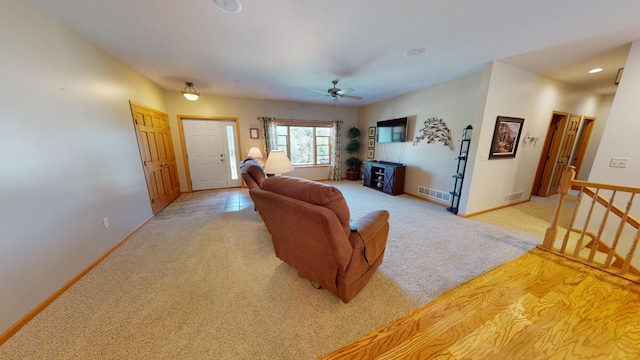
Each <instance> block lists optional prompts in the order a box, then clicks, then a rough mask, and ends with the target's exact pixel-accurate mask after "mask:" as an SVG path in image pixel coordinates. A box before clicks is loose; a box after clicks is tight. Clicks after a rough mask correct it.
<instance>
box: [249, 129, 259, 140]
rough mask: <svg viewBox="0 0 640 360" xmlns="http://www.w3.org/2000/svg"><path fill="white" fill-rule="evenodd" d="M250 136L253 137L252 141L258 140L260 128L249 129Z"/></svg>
mask: <svg viewBox="0 0 640 360" xmlns="http://www.w3.org/2000/svg"><path fill="white" fill-rule="evenodd" d="M249 134H250V135H251V138H252V139H257V138H258V134H259V133H258V128H251V129H249Z"/></svg>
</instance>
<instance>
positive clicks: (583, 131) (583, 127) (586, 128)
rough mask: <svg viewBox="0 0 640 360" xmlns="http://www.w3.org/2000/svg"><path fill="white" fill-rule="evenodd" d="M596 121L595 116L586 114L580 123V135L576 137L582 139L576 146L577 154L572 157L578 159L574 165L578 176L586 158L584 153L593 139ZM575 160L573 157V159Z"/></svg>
mask: <svg viewBox="0 0 640 360" xmlns="http://www.w3.org/2000/svg"><path fill="white" fill-rule="evenodd" d="M595 123H596V117H595V116H584V117H583V118H582V124H580V130H579V131H580V137H579V138H578V139H576V140H577V141H580V143H579V144H578V146H577V148H576V150H575V151H576V152H575V155H574V156H572V158H575V159H576V162H575V164H574V165H573V166H574V167H575V168H576V177H578V176H579V175H580V169H581V167H582V161H583V160H584V155H585V154H586V153H587V148H588V147H589V140H590V139H591V132H593V127H594V126H595ZM571 160H573V159H571Z"/></svg>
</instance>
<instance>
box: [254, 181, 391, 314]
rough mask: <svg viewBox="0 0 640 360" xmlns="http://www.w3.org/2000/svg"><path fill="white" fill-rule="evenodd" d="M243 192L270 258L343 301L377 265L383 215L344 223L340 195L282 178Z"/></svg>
mask: <svg viewBox="0 0 640 360" xmlns="http://www.w3.org/2000/svg"><path fill="white" fill-rule="evenodd" d="M249 193H250V194H251V198H252V199H253V202H254V203H255V205H256V207H257V209H258V211H259V213H260V215H261V216H262V219H263V221H264V223H265V225H266V227H267V229H268V230H269V232H270V233H271V241H272V243H273V249H274V251H275V254H276V256H278V258H280V259H281V260H283V261H284V262H286V263H287V264H289V265H291V266H292V267H293V268H295V269H296V270H298V272H299V274H300V276H302V277H304V278H307V279H309V280H311V281H313V282H315V283H317V284H319V285H321V286H322V287H324V288H325V289H327V290H329V292H331V293H332V294H334V295H335V296H337V297H338V298H340V300H342V301H343V302H345V303H348V302H349V301H350V300H351V299H353V297H354V296H356V294H358V292H359V291H360V290H362V289H363V288H364V286H365V285H366V284H367V282H368V281H369V279H370V278H371V276H372V275H373V273H374V272H375V271H376V269H377V268H378V266H380V264H381V263H382V259H383V257H384V250H385V247H386V243H387V236H388V234H389V213H388V212H387V211H386V210H378V211H373V212H371V213H369V214H367V215H365V216H363V217H362V218H360V219H357V220H355V221H353V222H352V223H350V222H349V221H350V219H349V208H348V206H347V203H346V201H345V200H344V197H343V196H342V193H341V192H340V190H338V189H337V188H335V187H333V186H330V185H327V184H322V183H319V182H314V181H309V180H305V179H300V178H295V177H288V176H278V177H270V178H267V179H266V180H265V181H264V182H263V183H262V188H259V187H256V188H253V189H251V190H250V192H249ZM352 228H354V229H357V230H353V231H352Z"/></svg>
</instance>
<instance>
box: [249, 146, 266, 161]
mask: <svg viewBox="0 0 640 360" xmlns="http://www.w3.org/2000/svg"><path fill="white" fill-rule="evenodd" d="M247 156H250V157H252V158H254V159H262V152H261V151H260V149H258V148H257V147H252V148H251V149H249V152H248V153H247Z"/></svg>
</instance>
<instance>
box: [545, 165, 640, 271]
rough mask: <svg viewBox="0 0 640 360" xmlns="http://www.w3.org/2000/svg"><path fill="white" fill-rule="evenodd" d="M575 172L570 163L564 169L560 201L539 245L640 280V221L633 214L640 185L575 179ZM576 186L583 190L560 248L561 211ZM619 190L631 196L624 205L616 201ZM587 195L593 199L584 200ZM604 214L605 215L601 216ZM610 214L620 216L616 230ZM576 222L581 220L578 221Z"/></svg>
mask: <svg viewBox="0 0 640 360" xmlns="http://www.w3.org/2000/svg"><path fill="white" fill-rule="evenodd" d="M575 175H576V171H575V167H573V166H567V167H566V168H565V170H564V171H563V173H562V176H561V178H560V183H559V185H558V195H559V197H558V202H557V204H556V208H555V210H554V213H553V217H552V218H551V221H550V225H549V228H547V231H546V233H545V237H544V240H543V242H542V245H541V246H539V247H540V248H541V249H544V250H547V251H551V252H553V253H556V254H558V255H561V256H564V257H567V258H570V259H572V260H575V261H578V262H580V263H583V264H586V265H589V266H593V267H596V268H599V269H602V270H605V271H607V272H609V273H612V274H615V275H619V276H622V277H625V278H627V279H629V280H632V281H635V282H638V283H640V276H639V275H640V271H639V270H638V269H636V267H634V266H633V259H634V255H636V254H635V253H636V249H637V248H638V245H639V243H640V221H638V219H636V218H635V217H633V216H632V215H631V214H630V213H631V209H632V206H633V200H634V197H635V195H636V194H640V188H638V187H631V186H621V185H612V184H604V183H596V182H588V181H582V180H575ZM572 189H574V190H579V194H578V198H577V201H576V204H575V206H574V208H573V210H572V211H573V213H572V215H571V220H570V223H569V224H568V225H567V226H566V227H565V229H566V230H565V231H566V232H565V234H564V236H563V237H562V239H561V240H562V242H561V245H560V246H559V248H557V247H556V246H555V243H556V240H557V239H556V238H557V235H558V222H559V219H560V214H561V213H562V212H563V211H566V210H565V206H564V203H565V201H566V197H567V194H568V193H569V191H571V190H572ZM601 192H605V193H607V194H610V197H609V198H607V197H605V196H603V195H602V194H601ZM619 193H622V194H623V195H624V196H626V197H628V200H626V202H627V204H626V208H624V209H623V208H621V207H620V206H618V205H616V204H615V203H614V200H615V198H616V195H617V194H619ZM584 195H587V196H588V197H590V198H591V200H590V201H589V202H585V203H584V204H581V202H582V199H583V196H584ZM619 201H620V200H618V202H619ZM600 206H601V207H600ZM600 214H602V215H601V217H600V218H599V219H598V218H597V217H598V216H599V215H600ZM610 214H614V215H616V216H617V218H619V221H618V224H617V226H615V231H613V230H612V229H611V228H612V226H611V225H615V224H610V226H607V223H608V222H611V221H612V220H611V219H610V218H609V215H610ZM613 221H615V218H614V220H613ZM576 222H580V224H578V225H576ZM593 228H597V232H596V231H590V229H593ZM625 229H626V231H625ZM629 230H631V231H635V235H634V236H630V234H629ZM585 236H587V237H589V238H590V241H584V240H585V239H584V238H585ZM576 238H577V239H576ZM620 252H626V254H621V253H620ZM637 258H638V257H637V256H636V259H637Z"/></svg>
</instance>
